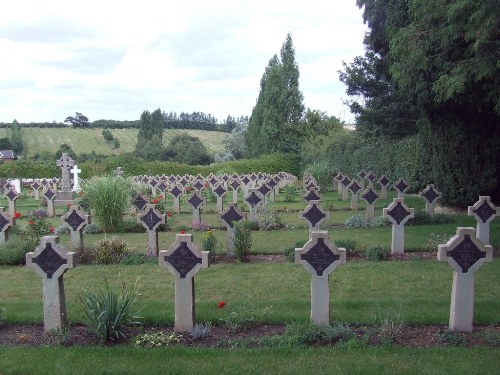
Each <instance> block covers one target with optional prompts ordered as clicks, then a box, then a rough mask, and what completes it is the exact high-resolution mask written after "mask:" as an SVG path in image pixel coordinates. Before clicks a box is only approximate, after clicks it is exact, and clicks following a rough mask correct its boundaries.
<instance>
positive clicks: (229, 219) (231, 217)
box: [220, 206, 243, 228]
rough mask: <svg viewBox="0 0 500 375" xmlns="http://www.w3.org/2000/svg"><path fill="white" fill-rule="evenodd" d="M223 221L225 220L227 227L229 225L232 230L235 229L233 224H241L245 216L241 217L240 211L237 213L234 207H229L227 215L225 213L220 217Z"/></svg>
mask: <svg viewBox="0 0 500 375" xmlns="http://www.w3.org/2000/svg"><path fill="white" fill-rule="evenodd" d="M220 218H221V219H222V220H224V221H225V222H226V223H227V225H229V226H230V227H231V228H232V227H233V225H234V224H233V222H235V221H236V222H239V221H241V220H243V216H242V215H240V214H239V213H238V211H236V209H235V208H234V206H229V208H228V209H227V211H226V213H224V214H223V215H221V217H220Z"/></svg>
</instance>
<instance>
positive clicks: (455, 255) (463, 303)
mask: <svg viewBox="0 0 500 375" xmlns="http://www.w3.org/2000/svg"><path fill="white" fill-rule="evenodd" d="M438 260H440V261H447V262H448V264H449V265H450V266H451V268H453V286H452V289H451V304H450V321H449V328H450V330H452V331H463V332H471V331H472V322H473V318H474V273H475V272H476V271H477V270H478V269H479V268H481V266H482V265H483V263H484V262H491V261H492V260H493V248H492V247H491V246H490V245H485V244H483V243H482V242H481V241H480V240H479V239H478V238H477V237H476V234H475V231H474V228H457V234H455V235H454V236H453V237H452V238H451V239H450V240H449V241H448V242H447V243H446V244H444V245H439V246H438Z"/></svg>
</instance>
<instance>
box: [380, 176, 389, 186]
mask: <svg viewBox="0 0 500 375" xmlns="http://www.w3.org/2000/svg"><path fill="white" fill-rule="evenodd" d="M378 182H380V184H381V185H382V186H383V187H386V186H387V185H389V184H390V183H391V181H389V179H388V178H387V176H386V175H385V174H384V175H383V176H382V177H381V178H380V180H378Z"/></svg>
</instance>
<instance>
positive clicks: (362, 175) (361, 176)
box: [358, 171, 366, 179]
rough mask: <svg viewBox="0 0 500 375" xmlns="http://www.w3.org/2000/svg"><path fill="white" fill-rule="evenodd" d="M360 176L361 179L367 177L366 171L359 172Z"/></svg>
mask: <svg viewBox="0 0 500 375" xmlns="http://www.w3.org/2000/svg"><path fill="white" fill-rule="evenodd" d="M358 177H359V178H361V179H363V178H365V177H366V173H365V171H361V172H359V173H358Z"/></svg>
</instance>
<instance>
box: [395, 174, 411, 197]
mask: <svg viewBox="0 0 500 375" xmlns="http://www.w3.org/2000/svg"><path fill="white" fill-rule="evenodd" d="M393 187H394V190H396V191H397V192H398V198H404V197H405V193H406V190H408V188H409V187H410V185H408V183H407V182H406V180H405V179H404V178H400V179H399V180H397V181H396V182H395V183H394V185H393Z"/></svg>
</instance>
